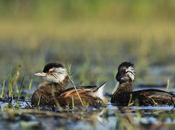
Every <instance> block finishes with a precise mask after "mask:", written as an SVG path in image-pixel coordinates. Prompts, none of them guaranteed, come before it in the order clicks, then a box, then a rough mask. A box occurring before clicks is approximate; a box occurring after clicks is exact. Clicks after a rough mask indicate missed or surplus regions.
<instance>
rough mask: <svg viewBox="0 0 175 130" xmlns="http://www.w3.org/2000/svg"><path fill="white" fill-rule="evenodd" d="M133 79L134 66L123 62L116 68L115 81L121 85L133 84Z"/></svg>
mask: <svg viewBox="0 0 175 130" xmlns="http://www.w3.org/2000/svg"><path fill="white" fill-rule="evenodd" d="M134 79H135V70H134V64H132V63H130V62H123V63H121V64H120V65H119V67H118V73H117V75H116V80H117V81H118V82H119V83H120V84H121V83H126V82H133V81H134Z"/></svg>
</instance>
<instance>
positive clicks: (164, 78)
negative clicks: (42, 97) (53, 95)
mask: <svg viewBox="0 0 175 130" xmlns="http://www.w3.org/2000/svg"><path fill="white" fill-rule="evenodd" d="M174 22H175V2H174V0H142V1H139V0H0V70H1V75H0V83H1V86H0V90H1V91H0V99H1V100H2V101H3V100H6V99H5V97H8V96H10V97H11V96H14V97H17V98H18V99H19V98H20V97H22V96H24V95H25V97H26V99H30V97H31V93H30V91H33V90H35V89H36V87H37V85H38V83H39V81H41V80H39V79H37V78H35V77H34V76H33V74H34V73H35V72H37V71H41V70H42V69H43V68H42V67H43V66H44V64H45V63H46V62H62V63H64V64H65V65H66V66H67V68H68V70H70V74H71V77H72V79H73V81H74V83H75V85H88V84H92V85H94V84H100V83H102V82H104V81H108V84H107V88H106V91H107V92H111V90H112V89H113V87H114V84H115V82H114V76H115V73H116V71H117V66H118V64H119V63H121V62H122V61H125V60H130V61H132V62H134V63H135V65H136V70H137V78H136V84H138V83H144V82H146V83H166V82H167V89H168V90H169V91H171V90H170V89H171V88H172V86H173V85H174V76H175V69H174V65H175V61H174V57H175V51H174V50H175V35H174V34H175V24H174ZM70 66H71V69H69V68H70ZM152 67H155V68H152ZM156 67H157V68H158V70H155V69H157V68H156ZM159 67H160V68H159ZM161 67H163V68H161ZM154 74H155V75H154ZM74 83H73V84H74ZM26 91H27V92H26ZM28 91H29V92H28ZM71 105H72V107H74V99H72V104H71ZM21 108H22V107H21V106H20V102H17V103H16V104H15V105H14V104H13V103H12V102H11V101H9V99H7V101H6V102H5V104H2V105H1V112H0V115H1V116H0V121H1V124H0V128H1V126H3V127H2V128H4V129H5V128H6V129H9V127H10V126H9V122H10V121H11V123H12V122H15V123H19V124H18V125H16V124H15V123H14V124H15V125H14V126H16V127H17V128H16V127H15V128H16V129H30V128H39V129H42V128H41V127H47V126H46V125H45V124H47V123H48V122H52V125H53V126H51V127H53V128H50V129H55V128H56V127H58V124H59V128H61V129H66V128H65V127H67V125H70V124H73V125H74V129H77V128H78V129H79V127H78V126H77V124H78V123H83V124H87V125H86V126H87V129H88V128H89V127H90V129H95V128H96V127H97V129H98V125H99V124H98V123H97V122H98V120H100V121H101V119H100V118H102V119H103V120H105V122H107V124H106V128H107V127H109V129H111V127H112V128H113V129H117V128H118V129H135V128H139V129H141V128H143V127H144V128H145V127H146V128H157V127H159V128H160V127H165V128H167V129H168V128H169V129H170V128H174V127H173V126H174V111H170V110H168V112H167V110H163V109H162V108H160V109H159V110H155V111H154V110H150V111H149V112H148V110H146V111H144V110H135V109H134V110H133V111H132V110H131V109H129V110H126V111H125V110H124V111H123V110H120V109H118V108H116V107H115V108H112V109H111V108H107V112H100V111H95V112H94V111H93V112H92V111H91V112H87V111H85V112H84V111H82V112H77V111H71V112H66V113H63V112H62V111H64V110H60V111H61V112H57V113H55V112H50V111H40V110H33V109H32V110H31V109H27V110H26V109H22V110H21ZM111 113H112V114H111ZM99 115H100V116H99ZM111 115H112V116H111ZM149 117H152V118H154V119H155V120H156V122H152V124H147V123H145V122H144V121H145V120H146V121H148V122H149ZM111 120H112V121H113V122H114V123H115V122H116V124H115V125H116V126H115V125H113V124H112V125H111V124H110V123H112V122H110V121H111ZM166 120H168V121H169V122H168V123H167V122H166ZM55 121H56V123H55ZM70 122H71V123H70ZM77 122H78V123H77ZM157 122H158V123H157ZM76 123H77V124H76ZM2 124H3V125H2ZM55 124H57V125H56V126H55ZM102 124H104V122H103V123H102ZM108 125H110V126H108ZM8 126H9V127H8ZM83 126H84V125H83ZM68 127H69V126H68ZM70 127H72V125H70ZM15 128H14V129H15Z"/></svg>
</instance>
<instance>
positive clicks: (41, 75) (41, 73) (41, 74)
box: [34, 72, 46, 77]
mask: <svg viewBox="0 0 175 130" xmlns="http://www.w3.org/2000/svg"><path fill="white" fill-rule="evenodd" d="M34 75H35V76H38V77H45V76H46V73H44V72H39V73H35V74H34Z"/></svg>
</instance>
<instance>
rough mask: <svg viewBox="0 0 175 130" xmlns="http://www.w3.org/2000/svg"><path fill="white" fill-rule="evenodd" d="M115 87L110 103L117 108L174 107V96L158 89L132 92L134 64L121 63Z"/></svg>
mask: <svg viewBox="0 0 175 130" xmlns="http://www.w3.org/2000/svg"><path fill="white" fill-rule="evenodd" d="M116 80H117V81H118V82H119V85H116V87H115V88H114V91H113V93H112V98H111V103H112V104H114V105H118V106H130V105H140V106H156V105H174V103H175V95H174V94H173V93H170V92H166V91H164V90H159V89H144V90H138V91H134V90H133V83H134V80H135V70H134V64H132V63H130V62H123V63H121V64H120V65H119V67H118V73H117V75H116Z"/></svg>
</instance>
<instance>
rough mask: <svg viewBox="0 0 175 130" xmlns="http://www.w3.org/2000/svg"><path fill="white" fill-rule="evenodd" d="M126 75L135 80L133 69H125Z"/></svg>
mask: <svg viewBox="0 0 175 130" xmlns="http://www.w3.org/2000/svg"><path fill="white" fill-rule="evenodd" d="M126 72H127V75H128V76H129V77H130V78H131V80H134V79H135V71H134V68H133V67H131V66H130V67H129V68H128V69H126Z"/></svg>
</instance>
